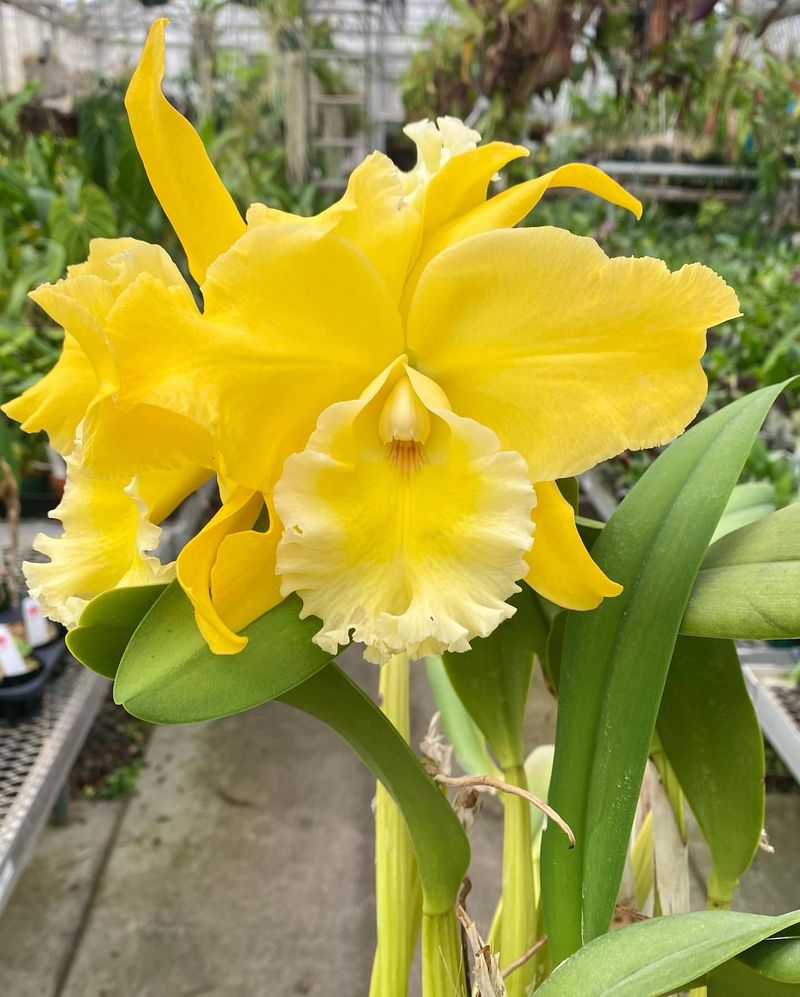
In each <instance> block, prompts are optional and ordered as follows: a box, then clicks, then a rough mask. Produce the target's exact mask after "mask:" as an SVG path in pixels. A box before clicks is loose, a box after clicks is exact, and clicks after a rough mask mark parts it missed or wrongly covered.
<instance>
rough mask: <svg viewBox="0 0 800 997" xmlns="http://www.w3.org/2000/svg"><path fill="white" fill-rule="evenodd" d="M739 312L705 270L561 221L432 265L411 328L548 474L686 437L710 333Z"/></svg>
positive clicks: (485, 414)
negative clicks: (608, 245)
mask: <svg viewBox="0 0 800 997" xmlns="http://www.w3.org/2000/svg"><path fill="white" fill-rule="evenodd" d="M738 314H739V307H738V301H737V298H736V295H735V293H734V292H733V290H732V289H731V288H730V287H728V285H727V284H726V283H725V282H724V281H723V280H722V279H721V278H720V277H718V276H717V275H716V274H715V273H713V272H712V271H711V270H708V269H707V268H706V267H704V266H701V265H700V264H692V265H690V266H685V267H683V268H682V269H681V270H679V271H678V272H677V273H670V271H669V270H668V269H667V268H666V266H665V265H664V264H663V263H662V262H661V261H660V260H654V259H649V258H644V259H629V258H625V259H622V258H617V259H609V258H608V257H607V256H606V255H605V253H604V252H603V251H602V250H601V249H600V247H599V246H598V245H597V244H596V243H595V242H593V241H592V240H591V239H585V238H580V237H578V236H574V235H571V234H570V233H569V232H564V231H562V230H560V229H552V228H539V229H512V230H510V231H499V232H490V233H487V234H484V235H480V236H475V237H474V238H472V239H468V240H467V241H465V242H460V243H458V244H457V245H455V246H452V247H450V248H449V249H447V250H445V251H444V252H443V253H440V254H439V255H438V256H436V257H435V258H434V259H433V260H432V261H431V262H430V264H429V265H428V267H427V268H426V269H425V271H424V272H423V274H422V277H421V278H420V282H419V285H418V287H417V292H416V294H415V296H414V300H413V302H412V305H411V311H410V314H409V320H408V331H407V336H408V346H409V349H410V350H412V351H413V353H414V355H415V357H416V358H417V361H418V362H417V364H416V366H417V367H418V368H419V369H420V370H421V371H422V372H423V373H424V374H427V375H428V376H429V377H431V378H433V379H434V380H435V381H436V382H437V383H438V384H439V385H441V387H442V389H443V390H444V391H445V393H446V394H447V396H448V398H449V399H450V401H451V403H452V405H453V407H454V409H456V410H457V411H458V412H460V413H462V414H463V415H465V416H468V417H470V418H473V419H476V420H477V421H479V422H482V423H483V424H484V425H487V426H490V427H491V428H492V429H493V430H494V431H495V432H496V433H497V434H498V436H499V437H500V439H501V441H502V443H503V446H506V447H509V448H510V449H513V450H516V451H517V452H519V453H521V454H522V455H523V457H524V458H525V460H526V461H527V464H528V469H529V471H530V474H531V479H532V480H533V481H552V480H554V479H555V478H561V477H568V476H570V475H573V474H577V473H579V472H581V471H584V470H586V469H587V468H589V467H592V466H593V465H594V464H596V463H598V462H599V461H601V460H605V459H606V458H608V457H612V456H614V455H615V454H618V453H620V452H621V451H622V450H624V449H626V448H631V449H641V448H643V447H652V446H657V445H659V444H662V443H666V442H667V441H668V440H671V439H673V438H674V437H675V436H677V435H678V434H679V433H680V432H682V431H683V429H684V428H685V427H686V426H687V425H688V423H689V422H690V421H691V420H692V418H693V417H694V416H695V414H696V413H697V411H698V409H699V407H700V404H701V402H702V400H703V398H704V397H705V394H706V378H705V375H704V373H703V370H702V367H701V366H700V358H701V356H702V355H703V352H704V350H705V333H706V329H708V328H709V327H710V326H713V325H716V324H717V323H719V322H724V321H726V320H727V319H730V318H734V317H735V316H736V315H738Z"/></svg>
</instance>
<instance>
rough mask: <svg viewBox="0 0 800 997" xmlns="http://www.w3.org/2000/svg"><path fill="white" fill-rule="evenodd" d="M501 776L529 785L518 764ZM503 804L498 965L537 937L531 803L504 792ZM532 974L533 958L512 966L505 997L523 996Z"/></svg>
mask: <svg viewBox="0 0 800 997" xmlns="http://www.w3.org/2000/svg"><path fill="white" fill-rule="evenodd" d="M503 778H504V779H505V781H506V782H508V783H511V785H513V786H519V787H520V788H521V789H527V788H528V782H527V779H526V778H525V769H524V768H523V767H522V766H521V765H512V766H510V767H509V768H506V769H504V771H503ZM503 808H504V812H505V818H504V821H503V914H502V917H501V919H500V931H499V936H500V937H499V939H498V945H497V948H498V952H499V955H500V966H501V969H504V968H505V967H506V966H510V965H511V963H512V962H515V961H516V960H517V959H519V958H520V957H521V956H523V955H525V953H526V952H529V951H530V949H531V948H532V947H533V944H534V942H535V941H536V900H535V893H534V884H533V861H532V856H531V813H530V803H528V801H527V800H523V799H521V798H520V797H519V796H513V795H512V794H511V793H505V794H504V796H503ZM535 974H536V964H535V963H534V962H533V961H532V960H529V961H528V962H526V963H524V964H523V965H522V966H520V967H519V969H515V970H514V972H513V973H511V975H510V976H509V977H508V978H507V979H506V990H507V992H508V997H524V995H525V992H526V990H527V989H528V987H529V986H530V985H531V983H532V982H533V979H534V976H535Z"/></svg>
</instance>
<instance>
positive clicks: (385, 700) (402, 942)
mask: <svg viewBox="0 0 800 997" xmlns="http://www.w3.org/2000/svg"><path fill="white" fill-rule="evenodd" d="M408 688H409V676H408V658H407V656H406V655H405V654H398V655H397V656H396V657H394V658H392V660H391V661H389V662H388V664H386V665H384V666H383V667H382V668H381V674H380V696H381V709H382V710H383V713H384V714H385V716H386V717H387V718H388V719H389V720H390V721H391V722H392V723H393V724H394V726H395V727H396V728H397V730H398V731H399V732H400V734H401V735H402V736H403V738H404V740H406V741H408V738H409V705H408V695H409V693H408ZM375 906H376V918H377V935H378V944H377V948H376V949H375V960H374V962H373V965H372V978H371V980H370V989H369V993H370V997H407V994H408V978H409V974H410V971H411V963H412V961H413V958H414V949H415V948H416V945H417V938H418V936H419V927H420V918H421V916H422V892H421V889H420V883H419V875H418V873H417V863H416V859H415V857H414V850H413V848H412V845H411V838H410V837H409V834H408V829H407V828H406V823H405V820H404V819H403V815H402V813H401V812H400V810H399V808H398V806H397V804H396V803H395V802H394V800H393V799H392V797H391V796H390V794H389V793H388V792H387V790H386V788H385V787H384V786H383V784H382V783H380V782H379V783H378V784H377V789H376V794H375Z"/></svg>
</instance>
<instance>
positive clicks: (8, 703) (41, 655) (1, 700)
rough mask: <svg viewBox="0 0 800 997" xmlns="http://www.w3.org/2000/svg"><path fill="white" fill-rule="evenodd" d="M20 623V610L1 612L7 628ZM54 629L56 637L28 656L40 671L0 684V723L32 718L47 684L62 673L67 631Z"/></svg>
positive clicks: (2, 620) (15, 676)
mask: <svg viewBox="0 0 800 997" xmlns="http://www.w3.org/2000/svg"><path fill="white" fill-rule="evenodd" d="M21 619H22V612H21V611H20V610H19V609H6V610H3V611H2V612H0V623H4V624H5V625H6V626H8V625H10V624H12V623H18V622H19V621H20V620H21ZM53 626H54V627H55V628H56V634H55V636H54V637H53V638H52V639H51V640H49V641H48V642H47V643H46V644H40V645H39V647H36V648H34V649H33V650H32V651H31V653H30V654H29V655H28V657H30V658H34V659H35V660H36V661H37V662H38V663H39V667H38V668H35V669H33V671H30V672H26V673H25V675H12V676H9V677H6V678H4V679H1V680H0V720H24V719H26V718H28V717H30V716H32V715H33V714H34V713H35V712H36V711H37V710H38V709H39V707H40V706H41V705H42V698H43V696H44V690H45V686H46V684H47V682H48V681H49V680H50V679H51V678H54V677H55V676H56V675H58V674H59V673H60V672H61V671H62V670H63V668H64V663H65V661H66V659H67V645H66V643H65V641H64V635H65V633H66V631H65V630H64V628H63V627H61V626H60V625H59V624H57V623H56V624H53Z"/></svg>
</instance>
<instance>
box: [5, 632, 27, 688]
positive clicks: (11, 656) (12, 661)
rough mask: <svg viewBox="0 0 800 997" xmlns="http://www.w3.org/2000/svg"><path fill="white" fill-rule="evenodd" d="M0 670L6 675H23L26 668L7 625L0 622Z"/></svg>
mask: <svg viewBox="0 0 800 997" xmlns="http://www.w3.org/2000/svg"><path fill="white" fill-rule="evenodd" d="M0 671H2V673H3V674H4V675H6V676H9V677H10V676H12V675H24V674H25V673H26V672H27V671H28V669H27V667H26V665H25V659H24V658H23V657H22V655H21V654H20V653H19V648H18V647H17V643H16V641H15V640H14V638H13V636H12V635H11V631H10V630H9V629H8V627H6V626H3V624H2V623H0Z"/></svg>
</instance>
